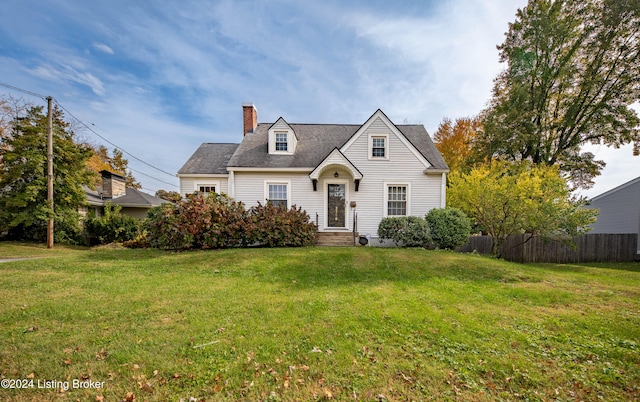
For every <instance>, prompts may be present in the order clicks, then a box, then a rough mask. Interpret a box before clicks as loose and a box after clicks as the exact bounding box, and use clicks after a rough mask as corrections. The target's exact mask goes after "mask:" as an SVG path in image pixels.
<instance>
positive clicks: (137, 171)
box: [129, 168, 179, 187]
mask: <svg viewBox="0 0 640 402" xmlns="http://www.w3.org/2000/svg"><path fill="white" fill-rule="evenodd" d="M129 170H133V171H134V172H136V173H138V174H141V175H143V176H147V177H149V178H151V179H153V180H157V181H159V182H161V183H164V184H168V185H170V186H173V187H179V186H177V185H175V184H173V183H169V182H168V181H164V180H161V179H158V178H157V177H153V176H150V175H148V174H146V173H142V172H141V171H139V170H136V169H132V168H129Z"/></svg>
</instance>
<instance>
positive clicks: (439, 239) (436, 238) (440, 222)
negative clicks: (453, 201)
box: [425, 207, 471, 250]
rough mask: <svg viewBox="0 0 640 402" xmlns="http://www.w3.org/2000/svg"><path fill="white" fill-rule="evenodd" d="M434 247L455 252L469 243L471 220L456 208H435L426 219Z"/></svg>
mask: <svg viewBox="0 0 640 402" xmlns="http://www.w3.org/2000/svg"><path fill="white" fill-rule="evenodd" d="M425 220H426V221H427V223H428V224H429V229H430V231H431V238H432V240H433V244H434V246H436V247H438V248H441V249H450V250H453V249H455V248H456V247H459V246H462V245H463V244H465V243H467V242H468V241H469V236H471V220H470V219H469V218H468V217H467V215H466V214H465V213H464V212H462V211H461V210H459V209H456V208H449V207H447V208H435V209H432V210H431V211H429V212H428V213H427V215H426V217H425Z"/></svg>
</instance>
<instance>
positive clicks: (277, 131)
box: [269, 117, 298, 155]
mask: <svg viewBox="0 0 640 402" xmlns="http://www.w3.org/2000/svg"><path fill="white" fill-rule="evenodd" d="M297 142H298V139H297V138H296V133H295V132H294V131H293V129H292V128H291V126H289V124H287V122H286V121H284V119H283V118H282V117H281V118H279V119H278V120H277V121H276V122H275V123H273V125H272V126H271V127H270V128H269V154H271V155H293V154H294V153H295V152H296V144H297Z"/></svg>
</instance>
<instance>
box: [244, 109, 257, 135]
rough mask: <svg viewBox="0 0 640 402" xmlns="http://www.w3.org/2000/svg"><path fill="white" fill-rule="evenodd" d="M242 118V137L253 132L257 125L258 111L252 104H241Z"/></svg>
mask: <svg viewBox="0 0 640 402" xmlns="http://www.w3.org/2000/svg"><path fill="white" fill-rule="evenodd" d="M242 116H243V121H244V135H247V133H248V132H253V130H255V128H256V126H257V125H258V111H257V110H256V107H255V106H253V103H243V104H242Z"/></svg>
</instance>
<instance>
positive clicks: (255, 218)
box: [146, 193, 316, 250]
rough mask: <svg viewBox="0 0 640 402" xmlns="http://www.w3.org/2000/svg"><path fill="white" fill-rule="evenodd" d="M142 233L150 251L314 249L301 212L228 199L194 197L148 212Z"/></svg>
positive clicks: (312, 227)
mask: <svg viewBox="0 0 640 402" xmlns="http://www.w3.org/2000/svg"><path fill="white" fill-rule="evenodd" d="M146 233H147V239H146V240H147V242H148V244H150V245H151V247H157V248H162V249H167V250H192V249H211V248H226V247H246V246H251V245H257V246H266V247H284V246H306V245H310V244H313V242H314V241H315V238H316V227H315V225H313V224H312V223H309V217H308V216H307V214H306V212H305V211H302V210H301V209H300V208H295V207H292V208H291V209H289V210H287V209H285V208H278V207H274V206H273V205H271V204H267V205H261V204H258V206H257V207H253V208H251V209H250V210H248V211H247V210H246V209H245V208H244V205H243V204H242V203H240V202H235V201H233V200H231V199H230V198H229V197H227V196H226V195H219V194H215V193H212V194H210V195H208V196H206V195H202V194H198V193H195V194H191V195H188V196H187V198H186V199H185V200H182V201H180V202H179V203H177V204H163V205H161V206H159V207H156V208H154V209H152V210H151V211H150V212H149V214H148V219H147V223H146Z"/></svg>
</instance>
